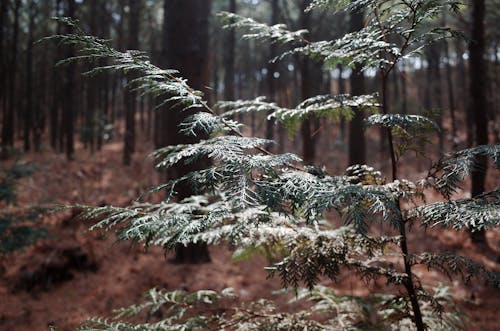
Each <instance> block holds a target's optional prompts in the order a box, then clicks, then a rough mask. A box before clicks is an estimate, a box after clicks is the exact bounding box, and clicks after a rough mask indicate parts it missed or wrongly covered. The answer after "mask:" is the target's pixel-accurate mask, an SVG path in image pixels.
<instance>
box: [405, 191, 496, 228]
mask: <svg viewBox="0 0 500 331" xmlns="http://www.w3.org/2000/svg"><path fill="white" fill-rule="evenodd" d="M409 215H410V217H415V218H420V219H421V220H422V224H423V225H424V226H430V227H435V226H441V227H450V228H453V229H455V230H461V229H463V228H469V229H471V230H472V231H477V230H482V229H485V228H489V227H496V226H499V225H500V191H499V190H498V189H497V190H495V191H493V192H490V193H486V194H483V195H481V196H479V197H476V198H471V199H459V200H453V201H443V202H435V203H432V204H428V205H424V206H420V207H417V208H415V209H413V210H410V212H409Z"/></svg>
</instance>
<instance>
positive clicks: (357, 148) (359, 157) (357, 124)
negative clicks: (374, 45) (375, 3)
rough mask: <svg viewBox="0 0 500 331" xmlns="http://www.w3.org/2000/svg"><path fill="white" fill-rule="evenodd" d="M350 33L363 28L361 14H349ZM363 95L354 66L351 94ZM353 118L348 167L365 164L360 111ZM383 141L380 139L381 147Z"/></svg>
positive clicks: (361, 81)
mask: <svg viewBox="0 0 500 331" xmlns="http://www.w3.org/2000/svg"><path fill="white" fill-rule="evenodd" d="M350 19H351V22H350V31H358V30H360V29H362V28H363V26H364V23H363V12H361V11H354V12H351V14H350ZM364 93H365V78H364V76H363V72H361V66H360V65H356V66H355V67H354V69H353V71H352V73H351V94H352V95H361V94H364ZM354 112H355V113H354V117H353V119H352V120H351V122H350V123H349V165H353V164H365V163H366V141H365V133H364V130H363V121H364V114H363V111H362V110H361V109H354ZM383 141H384V139H383V137H381V145H383V144H384V143H383Z"/></svg>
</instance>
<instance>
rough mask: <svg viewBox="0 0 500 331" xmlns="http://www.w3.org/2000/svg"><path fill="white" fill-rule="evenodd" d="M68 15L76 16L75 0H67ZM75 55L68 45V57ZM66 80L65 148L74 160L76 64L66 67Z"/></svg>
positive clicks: (69, 30)
mask: <svg viewBox="0 0 500 331" xmlns="http://www.w3.org/2000/svg"><path fill="white" fill-rule="evenodd" d="M66 5H67V7H66V16H68V17H72V18H74V17H75V11H76V8H75V7H76V4H75V0H67V1H66ZM72 32H73V29H72V28H71V27H70V26H68V27H67V28H66V33H72ZM74 55H75V51H74V49H73V47H71V46H68V47H67V51H66V58H70V57H73V56H74ZM65 78H66V80H65V86H64V107H63V113H62V126H63V127H64V136H65V149H66V158H67V159H68V161H72V160H73V154H74V151H75V144H74V125H75V123H74V122H75V111H74V108H75V98H74V92H75V65H74V64H68V65H67V67H66V77H65Z"/></svg>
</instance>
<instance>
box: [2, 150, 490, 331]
mask: <svg viewBox="0 0 500 331" xmlns="http://www.w3.org/2000/svg"><path fill="white" fill-rule="evenodd" d="M138 149H139V151H138V153H136V155H135V158H134V162H133V164H132V165H131V166H129V167H124V166H122V165H121V144H119V143H110V144H107V145H105V146H104V149H103V150H102V151H100V152H96V153H95V154H94V155H89V153H88V152H87V151H83V149H82V146H79V147H78V149H77V151H78V152H77V153H76V160H75V161H73V162H71V163H67V162H66V161H65V159H64V157H63V156H61V155H56V154H54V153H53V152H49V151H47V152H44V153H42V154H28V155H25V156H24V159H26V160H27V161H30V162H34V164H36V166H37V168H38V170H37V171H36V172H35V174H34V175H33V176H31V177H28V178H24V179H22V180H20V181H19V185H18V195H19V200H18V205H19V206H20V207H23V206H29V205H35V204H39V203H56V204H75V203H79V204H89V205H104V204H113V205H118V206H124V205H127V204H128V203H129V202H130V201H132V199H134V198H135V197H137V196H138V194H140V193H141V192H143V191H144V189H145V188H147V187H149V186H150V185H152V184H154V183H156V182H157V181H158V178H157V174H156V173H155V172H154V171H153V170H152V167H153V165H152V162H151V160H149V159H148V158H147V157H146V155H147V152H148V151H151V150H152V148H151V146H149V145H147V144H140V146H138ZM336 157H337V160H339V158H341V157H343V156H342V155H337V156H336ZM491 179H492V180H493V179H494V178H491ZM431 198H432V197H431ZM2 208H4V209H8V208H13V207H8V206H6V205H2ZM72 216H73V215H72V213H71V212H70V211H67V212H64V213H59V214H56V215H51V216H48V217H45V218H44V223H45V224H46V225H47V226H48V227H49V230H50V233H51V237H50V238H48V239H46V240H42V241H40V242H38V243H37V244H36V245H34V246H33V247H30V248H27V249H25V250H24V251H22V252H18V253H15V254H11V255H9V256H7V257H5V258H4V260H3V261H2V265H3V269H2V270H0V271H1V273H0V330H6V331H25V330H26V331H27V330H48V325H49V324H50V323H53V324H55V325H57V326H58V327H60V328H61V329H62V330H72V329H73V328H74V327H76V326H77V325H78V324H79V323H80V322H81V321H82V320H84V319H85V318H87V317H89V316H96V315H100V316H102V315H106V314H108V313H109V312H110V311H111V310H112V309H114V308H119V307H122V306H127V305H130V304H133V303H137V302H138V301H139V300H140V299H141V297H142V294H143V293H144V292H145V291H147V290H148V289H150V288H152V287H157V288H166V289H170V290H173V289H179V288H183V289H187V290H197V289H205V288H209V289H215V290H220V289H223V288H226V287H232V288H234V289H235V290H236V292H237V293H239V294H240V296H241V298H242V300H252V299H256V298H259V297H270V296H272V295H273V294H271V292H272V291H273V290H276V289H279V288H280V284H279V280H277V279H273V280H266V279H265V278H266V272H265V270H264V269H263V267H264V266H265V265H266V262H265V261H264V260H263V259H261V258H259V257H256V258H255V259H252V260H249V261H243V262H238V263H232V262H230V259H231V252H230V251H229V250H228V249H227V247H211V248H210V253H211V256H212V263H209V264H203V265H176V264H173V263H171V262H170V261H169V258H170V257H171V256H169V255H167V256H164V254H163V252H162V250H161V249H160V248H150V249H149V250H148V251H147V252H146V251H144V249H143V248H142V247H140V246H134V245H131V244H129V243H119V244H114V241H113V237H112V235H109V236H108V237H103V236H102V235H101V234H99V233H97V232H93V233H86V232H85V230H86V228H87V226H88V224H85V223H83V222H82V221H79V220H75V219H74V218H73V217H72ZM499 238H500V233H499V232H498V231H489V232H488V241H489V244H490V246H491V247H492V250H489V251H484V250H482V249H480V248H477V247H475V246H473V245H471V244H470V242H469V240H468V237H467V235H466V234H465V233H463V232H460V233H456V232H454V231H448V230H446V231H443V230H429V231H426V232H424V231H414V232H412V233H411V234H410V243H411V245H412V247H411V249H413V250H415V251H422V250H429V251H451V252H454V253H457V254H462V255H466V256H469V257H472V258H474V259H476V260H478V261H481V262H483V263H484V264H486V265H487V266H488V267H489V268H490V269H493V270H497V271H498V270H499V264H498V260H497V257H498V255H499V252H500V243H499V241H498V239H499ZM417 273H418V274H420V275H421V276H422V277H423V279H424V281H425V282H426V283H427V284H429V285H436V284H440V283H442V284H446V285H448V286H451V288H452V291H453V293H454V294H455V296H456V297H457V298H458V299H459V302H460V306H461V307H462V309H463V310H464V311H465V313H466V314H467V315H469V316H470V322H471V323H470V324H471V325H472V324H474V325H475V326H474V327H471V330H498V329H499V325H500V314H498V307H499V303H500V297H499V292H498V291H497V290H494V289H492V288H490V287H487V286H485V285H484V284H481V283H477V282H475V283H473V284H472V285H467V286H466V285H464V284H463V283H462V282H460V281H458V280H449V279H448V278H446V277H445V276H444V275H441V274H439V273H437V272H434V271H427V270H417ZM331 286H334V287H336V288H338V290H339V292H341V293H349V294H365V293H367V292H368V291H371V290H373V291H375V290H377V289H378V288H382V287H383V286H384V284H382V283H380V284H377V283H373V284H370V285H369V286H368V287H367V286H366V285H365V284H364V283H360V282H359V281H357V280H356V279H354V278H352V277H350V276H349V275H345V277H343V279H342V280H341V281H340V282H339V283H338V284H331ZM284 305H286V304H285V303H284Z"/></svg>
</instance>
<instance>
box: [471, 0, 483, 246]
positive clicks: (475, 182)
mask: <svg viewBox="0 0 500 331" xmlns="http://www.w3.org/2000/svg"><path fill="white" fill-rule="evenodd" d="M484 17H485V3H484V0H473V1H472V32H471V40H470V43H469V54H470V62H469V77H470V99H471V102H470V106H469V112H470V113H472V114H473V116H474V124H475V136H476V145H486V144H488V118H487V114H488V110H487V107H488V103H487V100H486V87H487V86H488V85H487V79H488V76H487V75H486V70H487V68H486V62H485V60H484V55H485V36H484ZM478 163H479V165H480V166H479V167H478V168H479V169H480V170H479V171H478V170H476V171H473V172H472V176H471V177H472V178H471V179H472V188H471V196H472V197H476V196H478V195H480V194H482V193H483V192H484V187H485V185H484V184H485V179H486V170H487V163H486V158H485V157H479V160H478ZM471 239H472V241H473V242H474V243H478V244H486V235H485V231H484V230H481V231H476V232H472V233H471Z"/></svg>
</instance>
